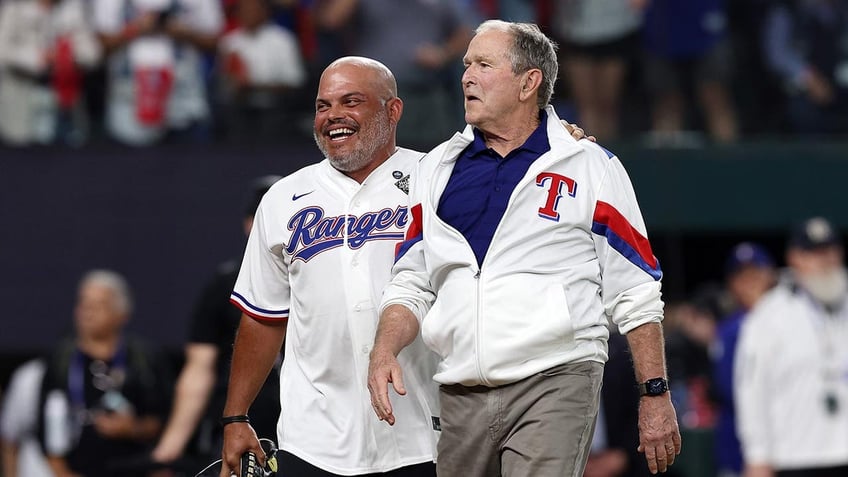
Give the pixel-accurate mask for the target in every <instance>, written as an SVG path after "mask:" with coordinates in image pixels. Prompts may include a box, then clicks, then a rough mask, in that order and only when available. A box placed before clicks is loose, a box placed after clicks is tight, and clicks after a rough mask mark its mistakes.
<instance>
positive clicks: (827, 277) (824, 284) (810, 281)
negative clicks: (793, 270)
mask: <svg viewBox="0 0 848 477" xmlns="http://www.w3.org/2000/svg"><path fill="white" fill-rule="evenodd" d="M801 286H803V287H804V289H805V290H807V292H808V293H809V294H810V295H812V296H813V298H815V299H816V300H818V301H820V302H822V303H823V304H825V305H828V306H836V305H839V304H840V303H842V301H843V300H845V297H846V296H848V271H846V269H845V268H844V267H839V268H834V269H833V270H829V271H827V272H822V273H818V274H816V275H810V276H808V277H805V278H803V279H802V280H801Z"/></svg>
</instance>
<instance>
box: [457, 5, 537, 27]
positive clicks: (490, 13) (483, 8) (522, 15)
mask: <svg viewBox="0 0 848 477" xmlns="http://www.w3.org/2000/svg"><path fill="white" fill-rule="evenodd" d="M459 1H463V0H459ZM464 2H465V4H466V7H475V6H476V8H477V10H478V11H479V12H480V13H481V14H483V15H484V16H485V17H486V18H497V19H500V20H505V21H508V22H523V23H537V16H536V13H537V12H536V3H537V0H464ZM475 4H476V5H475Z"/></svg>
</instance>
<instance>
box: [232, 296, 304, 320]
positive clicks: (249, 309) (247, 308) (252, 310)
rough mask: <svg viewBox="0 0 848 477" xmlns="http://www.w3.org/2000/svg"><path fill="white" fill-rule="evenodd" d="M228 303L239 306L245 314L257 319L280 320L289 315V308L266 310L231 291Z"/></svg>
mask: <svg viewBox="0 0 848 477" xmlns="http://www.w3.org/2000/svg"><path fill="white" fill-rule="evenodd" d="M230 303H232V304H233V305H235V306H236V307H237V308H239V309H240V310H241V311H242V312H243V313H244V314H245V315H247V316H249V317H251V318H253V319H254V320H259V321H280V320H283V319H286V318H288V317H289V310H288V308H286V309H285V310H278V311H277V310H266V309H264V308H259V307H258V306H255V305H252V304H251V303H250V302H248V301H247V300H246V299H245V298H244V297H243V296H242V295H240V294H239V293H237V292H232V294H231V295H230Z"/></svg>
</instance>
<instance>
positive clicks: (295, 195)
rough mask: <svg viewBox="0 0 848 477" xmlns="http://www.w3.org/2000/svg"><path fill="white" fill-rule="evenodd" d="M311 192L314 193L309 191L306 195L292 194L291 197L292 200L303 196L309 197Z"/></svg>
mask: <svg viewBox="0 0 848 477" xmlns="http://www.w3.org/2000/svg"><path fill="white" fill-rule="evenodd" d="M313 192H315V191H314V190H311V191H309V192H307V193H305V194H294V195H292V200H297V199H300V198H301V197H303V196H305V195H309V194H311V193H313Z"/></svg>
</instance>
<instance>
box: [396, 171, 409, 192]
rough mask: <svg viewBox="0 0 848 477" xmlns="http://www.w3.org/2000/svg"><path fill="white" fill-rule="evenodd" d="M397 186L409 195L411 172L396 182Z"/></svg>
mask: <svg viewBox="0 0 848 477" xmlns="http://www.w3.org/2000/svg"><path fill="white" fill-rule="evenodd" d="M395 186H396V187H397V188H398V189H400V190H402V191H403V193H404V194H406V195H409V174H407V175H406V177H404V178H403V179H401V180H399V181H397V182H395Z"/></svg>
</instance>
